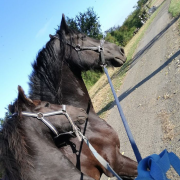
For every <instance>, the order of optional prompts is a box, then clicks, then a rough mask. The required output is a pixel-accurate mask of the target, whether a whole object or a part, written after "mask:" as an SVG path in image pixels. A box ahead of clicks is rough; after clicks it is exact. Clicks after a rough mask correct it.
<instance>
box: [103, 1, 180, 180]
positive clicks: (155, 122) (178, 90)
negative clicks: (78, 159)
mask: <svg viewBox="0 0 180 180" xmlns="http://www.w3.org/2000/svg"><path fill="white" fill-rule="evenodd" d="M169 5H170V0H166V1H165V2H164V4H163V5H162V7H161V10H160V11H159V13H158V14H157V16H156V18H155V19H154V20H153V22H152V24H151V25H150V26H149V28H148V30H147V31H146V33H145V35H144V37H143V39H142V40H141V41H140V43H139V45H138V48H137V50H136V54H135V56H134V61H133V63H132V64H131V67H130V69H129V71H128V72H127V75H126V77H125V79H124V82H123V85H122V86H121V88H120V91H119V92H118V94H117V95H118V97H119V100H120V104H121V106H122V109H123V111H124V114H125V116H126V119H127V122H128V124H129V126H130V129H131V132H132V134H133V136H134V139H135V141H136V143H137V146H138V148H139V151H140V153H141V156H142V158H145V157H147V156H149V155H151V154H154V153H155V154H159V153H161V152H162V151H163V150H164V149H167V150H168V151H173V152H174V153H176V154H177V155H178V156H179V157H180V120H179V119H180V111H179V109H180V36H179V34H180V32H179V30H178V28H177V19H173V18H172V17H171V16H170V14H169V13H168V8H169ZM107 119H108V120H107V122H108V123H109V124H110V125H111V126H112V127H113V128H114V129H115V130H116V132H117V133H118V135H119V139H120V143H121V148H120V152H121V153H123V154H124V155H125V156H128V157H130V158H132V159H134V160H136V158H135V156H134V153H133V150H132V148H131V145H130V143H129V140H128V137H127V135H126V132H125V130H124V127H123V123H122V121H121V118H120V116H119V112H118V109H117V106H116V105H114V107H113V108H112V109H111V110H110V114H109V116H108V118H107ZM168 177H169V178H170V179H173V180H176V179H180V177H178V176H177V175H176V173H175V172H174V171H173V170H170V171H169V172H168ZM107 179H109V178H108V177H106V176H104V175H103V176H102V178H101V180H107ZM111 179H116V178H111Z"/></svg>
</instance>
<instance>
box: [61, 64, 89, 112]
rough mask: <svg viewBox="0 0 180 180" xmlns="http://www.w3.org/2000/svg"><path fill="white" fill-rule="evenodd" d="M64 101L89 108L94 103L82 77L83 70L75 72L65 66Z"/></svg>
mask: <svg viewBox="0 0 180 180" xmlns="http://www.w3.org/2000/svg"><path fill="white" fill-rule="evenodd" d="M61 87H62V103H64V104H71V105H73V106H76V107H81V108H84V109H87V108H88V106H89V105H90V106H91V105H92V104H91V100H90V97H89V94H88V91H87V88H86V86H85V84H84V81H83V79H82V77H81V72H80V71H79V72H73V71H72V70H71V69H70V68H69V67H68V66H66V65H65V66H64V68H63V73H62V84H61Z"/></svg>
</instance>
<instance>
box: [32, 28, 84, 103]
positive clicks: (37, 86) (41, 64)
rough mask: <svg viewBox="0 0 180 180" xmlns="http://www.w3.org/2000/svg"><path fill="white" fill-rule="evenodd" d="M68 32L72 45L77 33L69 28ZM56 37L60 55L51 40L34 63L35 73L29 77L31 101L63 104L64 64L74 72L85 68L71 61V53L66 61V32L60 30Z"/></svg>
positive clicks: (79, 63)
mask: <svg viewBox="0 0 180 180" xmlns="http://www.w3.org/2000/svg"><path fill="white" fill-rule="evenodd" d="M67 28H68V27H67ZM68 32H69V33H70V43H72V40H73V34H76V33H77V32H75V31H73V30H71V29H69V28H68ZM56 36H58V39H59V41H60V52H59V54H56V52H55V51H54V47H53V43H54V39H50V41H48V42H47V44H46V45H45V47H44V48H42V50H41V51H40V52H39V53H38V55H37V58H36V60H35V61H34V63H32V67H33V71H32V73H31V75H30V76H29V80H30V82H29V87H30V91H29V96H30V98H31V99H40V100H42V101H43V100H46V101H49V102H51V103H58V104H62V93H61V91H62V89H61V84H62V69H63V68H64V64H66V65H67V66H69V68H70V69H71V70H72V71H74V69H75V70H76V71H77V67H78V69H79V68H80V69H81V70H83V67H82V64H81V62H71V61H70V58H71V54H72V52H70V53H69V55H68V58H67V57H66V60H65V48H66V44H67V42H66V38H65V35H64V32H62V31H61V30H60V29H59V30H57V31H56ZM70 64H71V65H70ZM75 73H76V72H75ZM78 73H79V72H78ZM66 79H67V81H66V83H68V81H69V79H68V78H66Z"/></svg>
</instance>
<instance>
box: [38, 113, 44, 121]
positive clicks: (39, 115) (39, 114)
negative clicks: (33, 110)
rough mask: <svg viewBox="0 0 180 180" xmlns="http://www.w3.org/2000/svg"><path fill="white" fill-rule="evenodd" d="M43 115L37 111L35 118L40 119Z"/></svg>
mask: <svg viewBox="0 0 180 180" xmlns="http://www.w3.org/2000/svg"><path fill="white" fill-rule="evenodd" d="M43 117H44V115H43V113H41V112H39V113H37V119H39V120H41V119H42V118H43Z"/></svg>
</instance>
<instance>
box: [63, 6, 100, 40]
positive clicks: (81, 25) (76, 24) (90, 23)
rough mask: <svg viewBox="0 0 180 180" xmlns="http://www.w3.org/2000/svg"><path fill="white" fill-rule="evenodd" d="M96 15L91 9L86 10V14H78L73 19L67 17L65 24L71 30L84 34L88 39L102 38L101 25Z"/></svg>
mask: <svg viewBox="0 0 180 180" xmlns="http://www.w3.org/2000/svg"><path fill="white" fill-rule="evenodd" d="M98 18H99V17H98V15H97V14H96V13H95V12H94V10H93V8H88V9H87V11H86V12H84V13H81V12H80V13H79V14H78V15H76V17H75V18H69V17H67V18H66V19H67V24H68V26H70V27H71V28H72V29H74V30H77V31H79V32H82V33H85V34H86V35H87V36H89V37H93V38H96V39H100V38H102V32H101V25H100V23H99V20H98Z"/></svg>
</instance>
